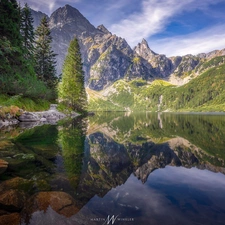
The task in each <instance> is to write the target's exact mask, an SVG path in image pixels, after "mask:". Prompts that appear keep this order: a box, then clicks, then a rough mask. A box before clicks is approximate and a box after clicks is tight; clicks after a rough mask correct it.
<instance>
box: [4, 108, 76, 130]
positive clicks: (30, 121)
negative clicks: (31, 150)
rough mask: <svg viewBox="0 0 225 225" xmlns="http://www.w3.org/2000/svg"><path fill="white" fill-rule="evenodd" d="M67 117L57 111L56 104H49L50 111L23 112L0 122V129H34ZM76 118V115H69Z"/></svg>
mask: <svg viewBox="0 0 225 225" xmlns="http://www.w3.org/2000/svg"><path fill="white" fill-rule="evenodd" d="M67 116H68V115H66V114H64V113H61V112H59V111H58V110H57V104H51V105H50V109H49V110H47V111H42V112H26V111H25V112H23V113H22V114H21V115H20V116H19V117H18V118H15V117H11V118H8V119H5V120H0V128H2V127H7V126H11V125H16V124H19V123H20V124H21V125H22V126H23V127H31V126H32V127H34V126H38V125H42V124H56V123H57V122H58V121H59V120H61V119H64V118H66V117H67ZM71 116H73V117H75V116H78V114H77V113H73V115H71Z"/></svg>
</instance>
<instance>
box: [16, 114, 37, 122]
mask: <svg viewBox="0 0 225 225" xmlns="http://www.w3.org/2000/svg"><path fill="white" fill-rule="evenodd" d="M40 119H41V118H40V117H39V116H38V115H37V114H36V113H31V112H24V113H23V114H22V115H21V116H19V121H21V122H36V121H40Z"/></svg>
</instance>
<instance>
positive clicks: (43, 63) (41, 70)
mask: <svg viewBox="0 0 225 225" xmlns="http://www.w3.org/2000/svg"><path fill="white" fill-rule="evenodd" d="M35 33H36V41H35V44H36V45H35V50H34V57H35V64H36V65H35V71H36V74H37V77H38V78H39V79H40V80H42V81H44V82H45V83H46V85H47V86H48V87H50V88H55V87H56V84H57V81H58V78H57V76H56V69H55V65H56V60H55V56H56V54H54V52H53V51H52V49H51V42H52V37H51V31H50V28H49V25H48V20H47V17H43V18H42V20H41V24H40V26H39V27H38V28H37V30H36V32H35Z"/></svg>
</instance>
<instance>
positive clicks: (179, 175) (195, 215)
mask: <svg viewBox="0 0 225 225" xmlns="http://www.w3.org/2000/svg"><path fill="white" fill-rule="evenodd" d="M87 211H88V212H91V213H90V215H91V214H92V216H93V214H94V215H96V217H107V215H120V217H123V218H124V217H125V218H126V217H129V218H134V219H135V222H129V223H128V222H124V224H171V225H172V224H213V225H216V224H221V225H222V224H224V221H225V177H224V175H222V174H220V173H212V172H210V171H207V170H199V169H196V168H192V169H186V168H182V167H170V166H167V167H166V168H165V169H158V170H155V171H154V172H153V173H152V174H150V176H149V178H148V181H147V182H146V183H145V184H142V183H141V181H138V180H137V178H136V177H134V176H133V175H131V176H130V178H129V179H128V180H127V182H126V183H125V184H124V185H121V186H119V187H117V188H114V189H112V190H111V191H110V192H108V193H107V194H106V195H105V196H104V198H99V197H98V196H95V197H94V198H92V199H91V200H90V201H89V203H88V204H87V205H86V206H85V207H83V209H81V211H80V212H79V213H78V215H76V216H78V217H79V216H80V215H81V214H82V213H84V212H85V213H87ZM87 217H88V216H87ZM98 223H99V222H98ZM98 223H96V224H98ZM93 224H95V223H93ZM100 224H101V223H100ZM119 224H123V223H119Z"/></svg>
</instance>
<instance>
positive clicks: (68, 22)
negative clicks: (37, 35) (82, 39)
mask: <svg viewBox="0 0 225 225" xmlns="http://www.w3.org/2000/svg"><path fill="white" fill-rule="evenodd" d="M49 25H50V28H51V29H53V28H58V27H59V28H61V27H63V26H72V27H77V28H78V29H79V33H80V32H84V31H89V32H93V31H94V30H96V28H95V27H94V26H93V25H92V24H91V23H90V22H89V21H88V20H87V19H86V18H85V17H84V16H83V15H82V14H81V13H80V12H79V10H77V9H76V8H73V7H72V6H70V5H68V4H67V5H65V6H64V7H60V8H58V9H57V10H56V11H55V12H53V13H52V15H51V16H50V21H49Z"/></svg>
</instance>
